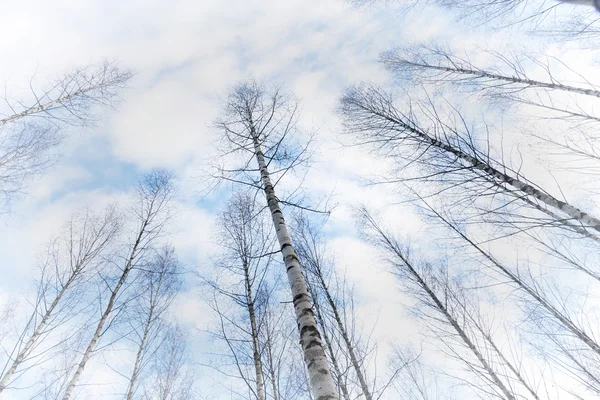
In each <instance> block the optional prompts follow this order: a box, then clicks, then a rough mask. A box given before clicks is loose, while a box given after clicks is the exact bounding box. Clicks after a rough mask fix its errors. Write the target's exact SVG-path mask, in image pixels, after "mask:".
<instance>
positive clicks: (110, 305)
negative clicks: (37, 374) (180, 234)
mask: <svg viewBox="0 0 600 400" xmlns="http://www.w3.org/2000/svg"><path fill="white" fill-rule="evenodd" d="M147 224H148V221H144V224H143V225H142V228H141V229H140V232H139V234H138V237H137V238H136V241H135V244H134V246H133V248H132V250H131V255H130V256H129V259H128V260H127V264H126V265H125V269H123V273H122V274H121V277H120V278H119V281H118V282H117V285H116V286H115V288H114V289H113V291H112V293H111V295H110V299H109V300H108V304H107V305H106V308H105V309H104V313H102V317H101V318H100V321H99V322H98V325H97V326H96V331H95V332H94V336H92V340H91V341H90V343H89V344H88V347H87V348H86V350H85V352H84V353H83V356H82V357H81V361H80V362H79V365H78V366H77V370H76V371H75V374H73V377H72V378H71V380H70V381H69V385H68V386H67V390H66V391H65V395H64V396H63V400H69V399H70V398H71V395H72V394H73V390H74V389H75V386H76V385H77V382H78V381H79V378H80V377H81V374H82V373H83V370H84V369H85V365H86V364H87V362H88V360H89V359H90V357H91V356H92V352H93V351H94V348H95V347H96V343H98V340H99V339H100V335H101V334H102V329H103V328H104V324H105V323H106V321H107V320H108V317H109V315H110V313H111V312H112V308H113V306H114V304H115V300H116V298H117V295H118V294H119V290H121V287H122V286H123V284H124V283H125V279H126V278H127V276H128V275H129V272H130V271H131V268H132V267H133V260H134V259H135V257H136V256H137V253H138V247H139V245H140V243H141V242H142V236H143V234H144V233H145V230H146V226H147Z"/></svg>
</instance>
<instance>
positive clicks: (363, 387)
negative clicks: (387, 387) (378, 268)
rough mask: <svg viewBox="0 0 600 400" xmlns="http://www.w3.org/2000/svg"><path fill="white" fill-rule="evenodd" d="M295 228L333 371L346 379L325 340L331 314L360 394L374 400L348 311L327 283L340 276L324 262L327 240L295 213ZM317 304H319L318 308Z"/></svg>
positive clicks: (297, 247)
mask: <svg viewBox="0 0 600 400" xmlns="http://www.w3.org/2000/svg"><path fill="white" fill-rule="evenodd" d="M293 226H294V234H295V237H296V238H297V241H296V251H297V254H298V255H299V257H300V259H301V260H303V262H304V267H305V271H306V272H305V274H306V279H307V282H309V288H310V292H311V295H312V296H313V301H314V303H315V308H316V309H317V317H318V319H319V320H320V325H321V326H322V327H323V328H322V332H323V335H324V338H325V340H326V342H329V343H326V344H327V347H328V349H329V353H330V357H331V359H332V365H333V369H334V370H336V375H338V377H337V380H338V383H341V382H342V381H343V379H344V376H343V374H342V372H341V370H340V367H339V365H336V364H337V362H336V363H334V362H333V358H334V357H335V354H334V350H333V345H332V343H331V338H328V337H325V331H326V329H327V328H326V327H327V325H328V323H327V322H326V319H327V317H326V315H325V314H329V313H330V314H331V316H332V319H333V327H332V328H333V330H334V331H335V332H337V333H338V334H339V336H340V337H341V339H342V342H343V344H344V351H343V353H347V355H348V358H349V361H350V364H351V366H352V368H353V370H354V373H355V374H356V378H357V380H358V383H359V386H360V391H361V392H362V395H363V396H364V398H365V399H367V400H372V399H373V395H372V394H371V392H372V389H371V388H370V387H369V386H370V385H369V383H368V382H367V378H366V371H365V360H364V355H360V354H359V351H360V349H359V348H358V347H359V343H356V341H355V339H356V338H352V337H351V332H349V330H348V327H347V324H346V321H344V316H343V315H344V314H345V312H346V311H347V310H345V309H344V308H343V306H344V305H345V304H341V305H342V309H340V303H341V301H340V299H336V298H335V297H336V296H335V294H334V293H333V291H332V290H331V288H330V283H328V280H330V278H331V277H332V276H333V277H337V273H336V272H335V269H334V268H335V267H332V266H331V265H330V264H331V261H330V260H327V259H325V254H326V253H327V251H326V247H325V243H324V240H323V238H322V237H321V234H320V232H319V228H318V227H317V226H315V225H314V224H313V223H311V221H310V220H309V219H308V218H307V216H306V215H305V214H303V213H298V214H296V217H295V218H294V224H293ZM344 289H345V288H342V290H344ZM320 297H322V299H321V300H317V298H320ZM317 303H320V304H319V305H317ZM321 303H322V304H321ZM321 308H324V310H321ZM346 386H347V385H345V384H341V385H340V388H341V390H342V394H343V395H344V398H349V394H348V389H347V387H346Z"/></svg>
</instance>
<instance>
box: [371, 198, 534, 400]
mask: <svg viewBox="0 0 600 400" xmlns="http://www.w3.org/2000/svg"><path fill="white" fill-rule="evenodd" d="M359 217H360V219H361V221H362V223H363V224H364V226H365V233H366V234H367V235H368V237H369V238H370V240H372V241H373V243H374V244H376V245H377V246H378V247H380V248H381V249H382V250H384V251H385V252H386V254H387V260H388V261H389V262H390V264H391V265H392V266H393V267H394V274H395V275H397V276H398V278H399V279H400V280H401V282H402V283H403V285H404V286H405V287H406V289H407V291H409V293H410V294H411V295H412V296H414V298H415V299H417V300H418V306H417V307H418V309H417V313H418V314H417V315H419V316H420V317H421V318H423V319H424V320H425V321H426V322H428V323H429V324H433V325H432V328H431V331H432V332H433V333H434V335H435V336H436V337H437V338H438V339H439V340H441V341H442V343H444V344H445V346H446V348H447V350H448V354H449V355H450V356H451V357H453V358H455V359H456V360H458V361H460V362H461V363H463V364H464V365H465V366H466V368H467V370H468V371H470V372H472V373H473V374H474V375H475V376H477V377H479V378H480V379H481V383H480V384H476V383H473V382H466V383H467V384H468V385H469V386H471V387H473V388H474V389H475V390H476V391H480V392H482V393H484V394H486V395H487V396H490V397H498V398H503V399H508V400H514V399H517V398H518V393H519V392H518V391H517V390H515V389H514V388H513V387H512V385H511V383H510V380H508V377H507V375H506V374H505V373H504V372H503V371H501V370H499V367H507V365H506V364H500V363H499V362H498V361H499V360H502V358H504V361H505V363H506V362H507V361H508V360H507V359H506V358H505V357H504V356H503V354H502V352H501V351H499V349H498V348H497V347H496V348H494V346H490V341H489V340H487V339H486V337H485V335H484V337H483V338H482V337H481V335H480V333H481V331H480V332H479V334H478V332H477V330H474V329H473V325H472V322H473V319H472V317H470V314H469V313H465V309H466V302H465V299H466V297H465V296H466V293H465V291H464V290H463V289H462V288H461V287H460V286H458V285H457V284H456V283H455V282H454V281H453V278H452V277H450V275H449V274H448V270H447V268H444V267H436V266H434V265H432V264H428V263H418V262H414V261H412V259H411V257H410V255H409V251H408V250H407V249H406V248H403V247H402V246H401V245H400V244H399V243H398V242H397V240H396V239H395V238H394V237H393V236H392V235H390V234H389V233H388V232H386V231H385V230H384V229H383V228H382V227H381V226H380V225H379V224H378V223H377V222H376V221H375V219H374V218H373V217H372V216H371V215H370V214H369V213H368V212H367V211H366V210H365V209H362V210H361V211H360V214H359ZM431 312H433V313H431ZM444 326H445V327H446V328H445V329H447V331H446V330H440V327H444ZM484 333H485V331H484ZM461 348H463V349H465V350H468V353H469V354H470V355H471V356H472V359H471V357H469V356H467V355H466V354H465V353H464V351H463V350H462V349H461ZM508 365H510V367H508V369H509V370H511V372H512V371H514V370H516V368H515V367H514V365H512V364H510V363H508ZM519 377H520V378H522V376H521V375H519ZM519 377H517V378H519ZM520 383H523V381H522V382H520ZM525 383H526V382H525ZM526 389H527V390H528V391H529V389H530V386H529V385H527V386H526Z"/></svg>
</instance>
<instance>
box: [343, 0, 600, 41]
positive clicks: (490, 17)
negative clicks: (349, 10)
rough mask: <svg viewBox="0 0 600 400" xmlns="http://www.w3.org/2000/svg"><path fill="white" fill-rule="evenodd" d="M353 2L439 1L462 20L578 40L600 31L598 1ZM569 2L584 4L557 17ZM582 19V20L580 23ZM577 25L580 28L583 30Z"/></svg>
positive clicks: (356, 0) (365, 0)
mask: <svg viewBox="0 0 600 400" xmlns="http://www.w3.org/2000/svg"><path fill="white" fill-rule="evenodd" d="M350 2H351V3H353V4H355V5H360V6H364V5H367V4H377V3H384V2H386V3H394V4H403V5H407V7H408V8H409V9H410V8H414V7H417V6H419V5H422V4H435V5H438V6H441V7H443V8H445V9H447V10H450V11H453V12H454V13H455V14H456V15H457V17H458V19H460V20H461V21H465V20H467V21H471V22H473V23H474V24H475V25H476V26H478V27H481V26H492V27H494V28H504V27H506V26H507V25H516V24H519V25H527V24H529V25H528V26H530V29H531V30H532V32H533V33H538V34H550V33H554V34H557V35H559V37H561V38H564V37H573V38H577V39H589V38H594V37H596V35H597V34H598V28H597V26H598V20H597V11H600V10H599V6H598V1H597V0H481V1H477V0H462V1H459V0H425V1H422V0H410V1H405V2H398V1H396V2H391V1H381V0H350ZM566 5H581V6H583V7H574V8H573V9H572V10H571V13H570V17H567V19H566V21H565V20H564V18H560V17H558V16H557V11H558V10H559V9H560V8H564V6H566ZM586 6H587V7H586ZM590 6H591V7H590ZM592 7H594V8H592ZM578 20H580V21H581V22H582V23H581V24H579V23H578V22H579V21H578ZM548 25H549V26H550V27H552V26H558V28H556V29H552V28H550V29H546V28H545V27H546V26H548ZM575 28H579V31H577V29H575ZM536 30H537V31H536ZM548 30H550V32H548ZM538 31H539V32H538Z"/></svg>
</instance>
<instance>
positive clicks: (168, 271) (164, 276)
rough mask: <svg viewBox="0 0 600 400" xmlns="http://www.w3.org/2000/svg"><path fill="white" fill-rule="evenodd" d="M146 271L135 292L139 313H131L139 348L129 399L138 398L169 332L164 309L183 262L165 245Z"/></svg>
mask: <svg viewBox="0 0 600 400" xmlns="http://www.w3.org/2000/svg"><path fill="white" fill-rule="evenodd" d="M140 269H141V270H142V271H143V272H142V276H141V278H140V280H141V282H140V283H138V285H139V286H140V287H139V289H138V291H140V292H141V293H140V294H139V296H136V300H137V301H136V303H138V304H136V306H133V305H129V306H128V308H133V309H134V312H135V313H136V314H137V315H136V316H131V317H130V320H129V323H130V325H133V326H132V333H129V334H128V335H127V336H134V337H135V338H134V339H132V340H133V341H134V343H136V344H137V351H136V356H135V361H134V364H133V369H132V371H131V375H130V378H129V382H128V385H127V400H132V399H133V398H135V393H136V392H137V390H138V387H139V386H140V377H141V374H142V373H143V372H144V371H145V370H146V369H147V367H148V365H149V364H150V363H151V361H152V358H153V356H154V355H155V354H156V352H157V347H158V346H162V342H161V339H163V336H164V335H166V334H168V333H167V332H166V331H167V330H168V329H169V324H168V322H167V321H166V320H165V318H164V314H165V312H167V310H168V309H169V307H170V306H171V303H172V302H173V299H174V298H175V296H176V295H177V293H178V291H179V289H180V286H181V280H180V276H179V273H180V269H181V268H180V266H179V263H178V261H177V258H176V256H175V250H174V249H173V248H172V247H169V246H165V247H163V248H162V249H160V250H158V251H157V253H156V254H155V255H154V256H153V257H152V259H150V260H149V262H148V263H147V265H144V266H141V267H140Z"/></svg>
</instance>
